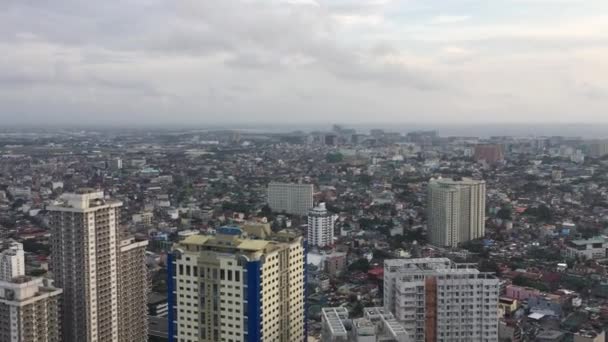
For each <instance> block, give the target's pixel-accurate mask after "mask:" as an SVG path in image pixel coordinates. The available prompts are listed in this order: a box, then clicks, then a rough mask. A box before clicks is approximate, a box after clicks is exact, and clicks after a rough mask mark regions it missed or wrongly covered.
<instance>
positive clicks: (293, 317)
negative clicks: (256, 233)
mask: <svg viewBox="0 0 608 342" xmlns="http://www.w3.org/2000/svg"><path fill="white" fill-rule="evenodd" d="M304 247H305V246H304V241H303V239H302V237H301V236H299V235H298V234H296V233H294V232H291V231H281V232H279V233H275V234H273V235H272V236H270V237H269V239H268V240H261V239H249V238H246V237H245V234H244V233H243V230H241V229H240V228H237V227H223V228H219V229H218V230H217V235H215V236H203V235H193V236H189V237H187V238H186V239H185V240H183V241H181V242H180V243H179V244H178V245H177V246H176V249H175V250H174V252H173V253H172V254H171V255H170V256H169V261H168V264H169V275H170V280H169V286H168V288H169V296H168V297H169V341H175V342H215V341H234V342H237V341H238V342H250V341H273V342H299V341H304V339H305V336H306V334H305V322H306V319H305V316H304V315H305V312H304V300H305V298H304V284H305V283H304V276H305V273H304V267H305V250H304Z"/></svg>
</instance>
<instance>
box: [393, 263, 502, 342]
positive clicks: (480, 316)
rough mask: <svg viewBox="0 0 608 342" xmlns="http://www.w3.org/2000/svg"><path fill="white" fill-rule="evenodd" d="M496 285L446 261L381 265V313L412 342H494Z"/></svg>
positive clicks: (464, 266)
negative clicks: (391, 317)
mask: <svg viewBox="0 0 608 342" xmlns="http://www.w3.org/2000/svg"><path fill="white" fill-rule="evenodd" d="M498 294H499V280H498V279H497V278H496V277H495V276H494V275H492V274H489V273H482V272H479V271H478V270H477V269H474V268H470V265H468V264H455V263H453V262H452V261H450V260H449V259H447V258H422V259H395V260H386V261H385V262H384V307H385V309H386V310H388V311H390V312H392V313H393V314H394V315H395V318H396V319H397V321H399V322H400V323H402V324H403V325H404V327H405V329H406V330H407V331H408V332H411V335H412V340H413V341H417V342H423V341H438V342H448V341H450V342H453V341H454V342H455V341H462V342H465V341H467V342H468V341H471V342H474V341H478V342H486V341H487V342H493V341H498V314H499V313H498Z"/></svg>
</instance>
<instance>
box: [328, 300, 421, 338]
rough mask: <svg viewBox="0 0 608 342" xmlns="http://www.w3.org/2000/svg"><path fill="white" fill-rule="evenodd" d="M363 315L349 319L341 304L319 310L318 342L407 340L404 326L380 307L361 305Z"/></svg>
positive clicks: (407, 336)
mask: <svg viewBox="0 0 608 342" xmlns="http://www.w3.org/2000/svg"><path fill="white" fill-rule="evenodd" d="M363 312H364V317H363V318H357V319H350V318H349V314H348V310H347V309H346V308H344V307H337V308H323V309H322V311H321V342H409V341H411V339H410V337H409V334H408V332H407V331H406V330H405V328H404V327H403V326H402V325H401V324H400V323H399V322H397V321H396V320H395V317H394V316H393V314H392V313H390V312H388V311H386V310H385V309H384V308H375V307H371V308H364V309H363Z"/></svg>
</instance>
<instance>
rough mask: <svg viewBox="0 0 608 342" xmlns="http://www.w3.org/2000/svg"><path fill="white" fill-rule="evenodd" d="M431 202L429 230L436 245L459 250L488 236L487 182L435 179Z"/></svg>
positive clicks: (466, 179)
mask: <svg viewBox="0 0 608 342" xmlns="http://www.w3.org/2000/svg"><path fill="white" fill-rule="evenodd" d="M427 202H428V203H427V217H428V220H427V222H428V228H427V230H428V234H429V239H430V242H431V243H432V244H434V245H437V246H441V247H444V246H450V247H457V246H458V244H459V243H462V242H466V241H469V240H473V239H477V238H480V237H483V236H484V234H485V211H486V183H485V181H481V180H473V179H470V178H463V179H462V180H453V179H445V178H440V179H431V181H430V182H429V186H428V197H427Z"/></svg>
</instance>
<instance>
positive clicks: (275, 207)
mask: <svg viewBox="0 0 608 342" xmlns="http://www.w3.org/2000/svg"><path fill="white" fill-rule="evenodd" d="M313 191H314V187H313V185H312V184H298V183H278V182H272V183H270V184H268V205H269V206H270V209H272V211H275V212H278V213H281V212H284V213H286V214H291V215H299V216H306V215H307V214H308V211H309V210H310V209H311V208H312V207H313Z"/></svg>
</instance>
